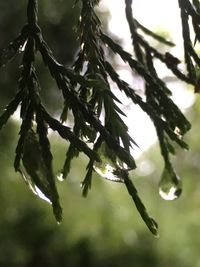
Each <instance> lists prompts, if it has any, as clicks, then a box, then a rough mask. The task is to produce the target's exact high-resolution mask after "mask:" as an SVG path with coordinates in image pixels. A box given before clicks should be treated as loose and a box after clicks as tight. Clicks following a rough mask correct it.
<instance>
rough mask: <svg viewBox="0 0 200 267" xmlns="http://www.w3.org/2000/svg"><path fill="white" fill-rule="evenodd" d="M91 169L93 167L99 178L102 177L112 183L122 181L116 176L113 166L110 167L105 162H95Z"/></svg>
mask: <svg viewBox="0 0 200 267" xmlns="http://www.w3.org/2000/svg"><path fill="white" fill-rule="evenodd" d="M93 167H94V170H95V171H96V172H97V173H98V174H99V175H100V176H101V177H104V178H106V179H108V180H111V181H114V182H123V180H122V179H121V178H119V177H118V176H117V175H116V173H117V171H116V169H115V167H114V164H113V165H111V164H109V163H108V162H106V161H101V162H95V163H94V165H93Z"/></svg>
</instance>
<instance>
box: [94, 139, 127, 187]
mask: <svg viewBox="0 0 200 267" xmlns="http://www.w3.org/2000/svg"><path fill="white" fill-rule="evenodd" d="M97 153H98V155H99V156H100V159H101V161H100V162H97V161H95V162H94V165H93V168H94V170H95V171H96V173H98V174H99V175H100V176H101V177H103V178H105V179H108V180H111V181H113V182H121V183H123V182H124V180H123V179H122V178H120V177H119V175H118V173H119V171H118V170H119V169H120V167H121V166H122V165H120V164H119V163H118V162H120V161H119V160H118V158H117V157H116V154H115V153H114V152H113V151H112V150H111V149H110V148H109V147H108V146H107V144H106V143H105V142H102V144H101V146H100V147H99V149H98V150H97Z"/></svg>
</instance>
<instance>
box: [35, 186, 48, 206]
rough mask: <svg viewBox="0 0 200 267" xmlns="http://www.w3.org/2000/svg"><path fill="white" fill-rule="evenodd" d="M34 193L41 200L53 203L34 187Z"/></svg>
mask: <svg viewBox="0 0 200 267" xmlns="http://www.w3.org/2000/svg"><path fill="white" fill-rule="evenodd" d="M34 193H35V194H36V195H37V196H38V197H39V198H41V199H43V200H45V201H47V202H48V203H51V200H50V199H49V198H48V197H46V196H45V194H44V193H43V192H42V191H41V190H40V189H39V188H38V187H37V186H34Z"/></svg>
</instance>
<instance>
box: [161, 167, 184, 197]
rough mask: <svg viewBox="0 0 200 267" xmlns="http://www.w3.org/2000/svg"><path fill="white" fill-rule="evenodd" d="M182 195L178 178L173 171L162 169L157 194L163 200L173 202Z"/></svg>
mask: <svg viewBox="0 0 200 267" xmlns="http://www.w3.org/2000/svg"><path fill="white" fill-rule="evenodd" d="M181 193H182V183H181V179H180V177H178V176H177V175H176V173H175V172H174V171H173V170H168V169H167V168H165V169H164V171H163V174H162V176H161V180H160V183H159V194H160V196H161V197H162V198H163V199H164V200H175V199H177V198H178V197H179V196H180V195H181Z"/></svg>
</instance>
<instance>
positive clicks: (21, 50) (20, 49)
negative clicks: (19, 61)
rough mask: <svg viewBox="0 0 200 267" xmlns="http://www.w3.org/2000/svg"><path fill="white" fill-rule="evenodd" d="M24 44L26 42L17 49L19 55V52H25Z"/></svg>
mask: <svg viewBox="0 0 200 267" xmlns="http://www.w3.org/2000/svg"><path fill="white" fill-rule="evenodd" d="M26 44H27V41H25V42H24V44H23V45H20V47H19V52H20V53H21V52H24V50H25V48H26Z"/></svg>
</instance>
